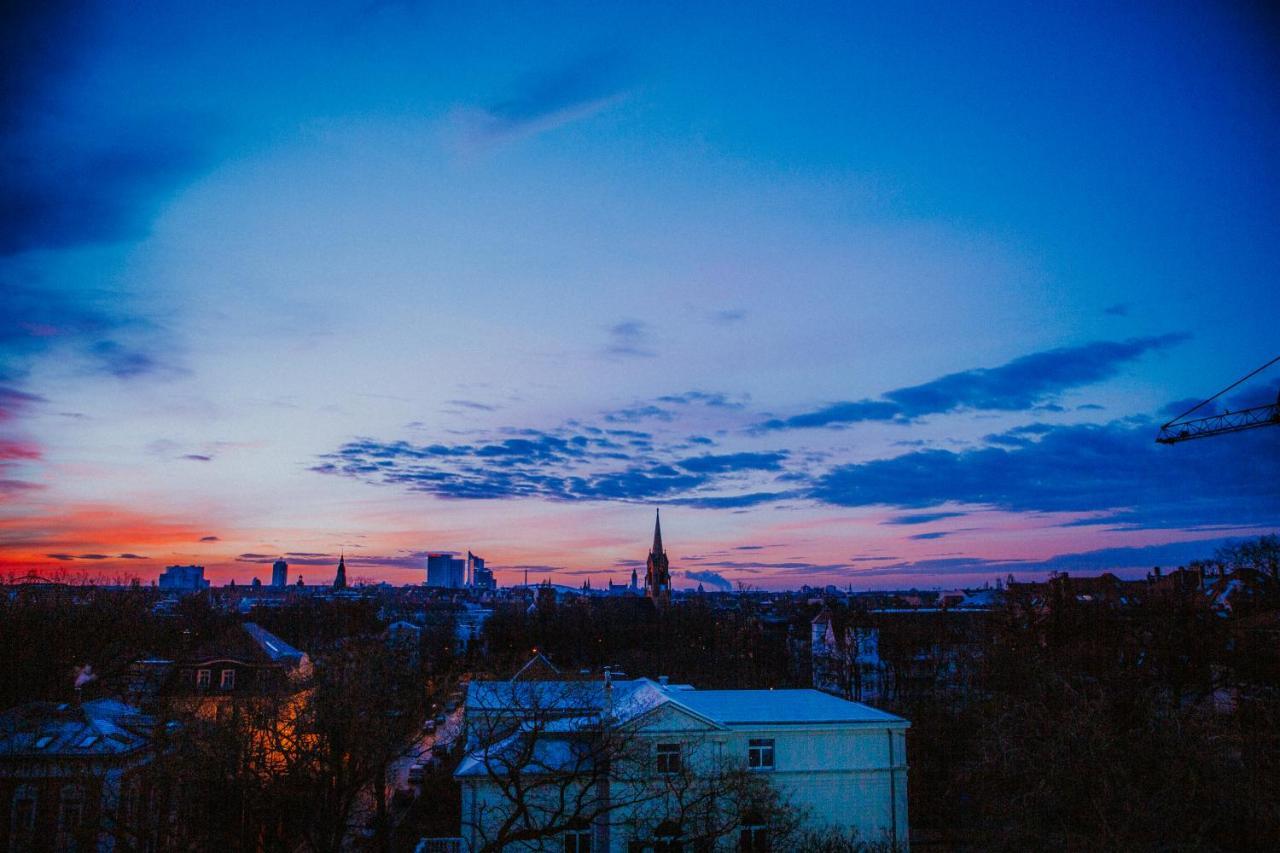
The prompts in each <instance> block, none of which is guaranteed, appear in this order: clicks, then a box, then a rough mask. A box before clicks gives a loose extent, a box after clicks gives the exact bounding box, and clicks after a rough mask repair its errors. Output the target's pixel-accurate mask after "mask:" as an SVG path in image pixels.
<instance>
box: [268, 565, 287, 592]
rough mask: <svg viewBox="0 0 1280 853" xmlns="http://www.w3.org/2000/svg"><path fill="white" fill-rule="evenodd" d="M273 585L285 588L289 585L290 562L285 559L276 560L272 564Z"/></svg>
mask: <svg viewBox="0 0 1280 853" xmlns="http://www.w3.org/2000/svg"><path fill="white" fill-rule="evenodd" d="M271 585H272V586H274V587H275V588H276V589H284V588H285V587H286V586H288V585H289V564H288V563H286V562H285V561H284V560H276V561H275V562H274V563H272V564H271Z"/></svg>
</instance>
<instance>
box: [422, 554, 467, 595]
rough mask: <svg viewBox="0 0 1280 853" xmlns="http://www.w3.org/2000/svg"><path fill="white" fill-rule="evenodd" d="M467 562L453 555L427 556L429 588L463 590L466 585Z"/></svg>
mask: <svg viewBox="0 0 1280 853" xmlns="http://www.w3.org/2000/svg"><path fill="white" fill-rule="evenodd" d="M466 571H467V561H466V560H463V559H461V558H460V557H455V556H453V555H452V554H428V555H427V586H437V587H441V588H444V589H461V588H462V587H463V585H464V583H463V582H464V580H465V575H466Z"/></svg>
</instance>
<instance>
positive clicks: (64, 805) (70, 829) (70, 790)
mask: <svg viewBox="0 0 1280 853" xmlns="http://www.w3.org/2000/svg"><path fill="white" fill-rule="evenodd" d="M82 823H84V788H83V787H82V786H80V785H63V786H62V795H61V797H60V798H59V802H58V847H59V849H62V850H74V849H75V845H76V835H77V833H79V831H80V825H81V824H82Z"/></svg>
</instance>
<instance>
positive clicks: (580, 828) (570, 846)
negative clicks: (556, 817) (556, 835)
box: [564, 820, 591, 853]
mask: <svg viewBox="0 0 1280 853" xmlns="http://www.w3.org/2000/svg"><path fill="white" fill-rule="evenodd" d="M564 853H591V825H590V824H588V823H587V822H586V821H581V820H579V821H574V822H573V824H572V825H571V826H570V828H569V830H568V831H567V832H565V834H564Z"/></svg>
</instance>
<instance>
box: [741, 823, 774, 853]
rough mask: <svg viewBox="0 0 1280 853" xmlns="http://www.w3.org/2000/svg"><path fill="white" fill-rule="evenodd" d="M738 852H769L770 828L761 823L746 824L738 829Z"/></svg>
mask: <svg viewBox="0 0 1280 853" xmlns="http://www.w3.org/2000/svg"><path fill="white" fill-rule="evenodd" d="M738 853H769V830H768V829H766V828H765V827H763V826H759V825H754V824H744V825H743V827H742V829H740V830H739V831H738Z"/></svg>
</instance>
